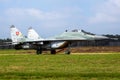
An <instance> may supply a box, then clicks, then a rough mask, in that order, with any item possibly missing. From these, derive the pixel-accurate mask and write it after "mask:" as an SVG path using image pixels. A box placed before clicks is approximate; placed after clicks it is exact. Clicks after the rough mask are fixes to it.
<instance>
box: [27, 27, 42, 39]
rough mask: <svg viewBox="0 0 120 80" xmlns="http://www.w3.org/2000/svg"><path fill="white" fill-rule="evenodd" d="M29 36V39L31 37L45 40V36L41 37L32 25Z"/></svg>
mask: <svg viewBox="0 0 120 80" xmlns="http://www.w3.org/2000/svg"><path fill="white" fill-rule="evenodd" d="M27 37H28V39H31V40H34V41H37V40H43V38H42V37H40V36H39V35H38V33H37V32H36V31H35V30H34V29H33V28H32V27H30V28H29V29H28V36H27Z"/></svg>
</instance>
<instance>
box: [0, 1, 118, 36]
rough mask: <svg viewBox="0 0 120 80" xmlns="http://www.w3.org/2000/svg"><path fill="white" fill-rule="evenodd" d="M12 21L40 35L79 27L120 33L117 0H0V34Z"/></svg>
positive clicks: (6, 33)
mask: <svg viewBox="0 0 120 80" xmlns="http://www.w3.org/2000/svg"><path fill="white" fill-rule="evenodd" d="M11 25H15V26H16V27H17V28H18V29H19V30H21V31H22V32H23V34H24V35H27V30H28V28H29V27H33V28H34V29H35V30H36V31H37V32H38V33H39V34H40V35H41V36H42V37H51V36H54V35H57V34H60V33H62V32H64V31H65V30H66V29H67V30H72V29H83V30H85V31H88V32H92V33H95V34H120V0H0V28H1V29H0V38H7V37H10V32H9V28H10V26H11Z"/></svg>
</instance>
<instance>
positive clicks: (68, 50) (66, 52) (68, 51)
mask: <svg viewBox="0 0 120 80" xmlns="http://www.w3.org/2000/svg"><path fill="white" fill-rule="evenodd" d="M70 53H71V52H70V44H68V48H67V50H66V51H65V54H70Z"/></svg>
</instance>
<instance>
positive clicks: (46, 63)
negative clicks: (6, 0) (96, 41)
mask: <svg viewBox="0 0 120 80" xmlns="http://www.w3.org/2000/svg"><path fill="white" fill-rule="evenodd" d="M20 52H22V53H23V52H24V51H23V50H21V51H19V55H16V54H18V51H15V50H3V51H2V50H1V51H0V80H120V54H118V53H116V54H115V53H114V54H92V55H87V54H85V55H63V54H57V55H36V54H26V55H22V54H20ZM5 54H7V55H5ZM9 54H10V55H9ZM11 54H13V55H11Z"/></svg>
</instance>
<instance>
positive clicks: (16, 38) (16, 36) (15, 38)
mask: <svg viewBox="0 0 120 80" xmlns="http://www.w3.org/2000/svg"><path fill="white" fill-rule="evenodd" d="M10 31H11V39H12V42H13V44H17V43H19V42H22V41H23V40H24V39H25V37H24V36H23V34H22V33H21V32H20V31H19V30H18V29H17V28H16V27H15V26H14V25H12V26H11V27H10Z"/></svg>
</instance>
